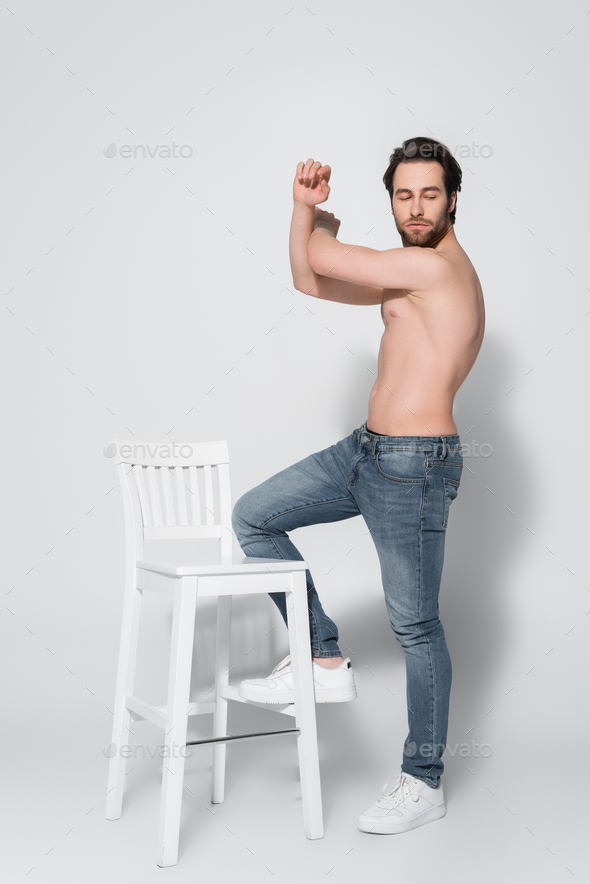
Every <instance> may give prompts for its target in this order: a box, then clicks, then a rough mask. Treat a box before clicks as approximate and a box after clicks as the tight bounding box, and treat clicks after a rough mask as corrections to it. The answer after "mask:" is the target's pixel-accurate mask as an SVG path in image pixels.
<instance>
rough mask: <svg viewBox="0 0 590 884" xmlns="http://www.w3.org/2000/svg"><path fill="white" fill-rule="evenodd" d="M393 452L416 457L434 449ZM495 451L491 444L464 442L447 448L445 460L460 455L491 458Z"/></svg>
mask: <svg viewBox="0 0 590 884" xmlns="http://www.w3.org/2000/svg"><path fill="white" fill-rule="evenodd" d="M392 450H393V451H397V450H399V453H400V454H403V455H404V456H405V457H415V456H416V455H417V454H423V453H424V452H426V451H432V448H430V447H428V446H427V445H425V446H423V447H420V446H419V445H415V446H413V447H410V448H400V449H395V448H394V449H392ZM493 452H494V449H493V447H492V445H490V443H489V442H476V441H475V440H473V441H472V442H462V443H461V444H460V445H448V444H447V446H446V455H445V459H446V458H448V457H451V458H452V457H453V456H456V455H458V454H460V455H461V457H490V455H491V454H493Z"/></svg>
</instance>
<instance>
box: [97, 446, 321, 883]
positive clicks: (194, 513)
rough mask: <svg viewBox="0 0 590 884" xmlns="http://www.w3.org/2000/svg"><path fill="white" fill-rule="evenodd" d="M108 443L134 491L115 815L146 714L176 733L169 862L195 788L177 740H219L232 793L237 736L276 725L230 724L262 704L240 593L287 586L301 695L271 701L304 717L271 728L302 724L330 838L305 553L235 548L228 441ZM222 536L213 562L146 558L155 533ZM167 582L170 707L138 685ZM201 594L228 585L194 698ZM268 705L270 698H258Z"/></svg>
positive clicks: (168, 765) (313, 803)
mask: <svg viewBox="0 0 590 884" xmlns="http://www.w3.org/2000/svg"><path fill="white" fill-rule="evenodd" d="M104 454H105V455H106V456H107V457H110V458H113V460H114V463H115V464H116V465H117V471H118V473H119V478H120V481H121V489H122V493H123V504H124V515H125V535H126V570H125V598H124V607H123V624H122V630H121V646H120V652H119V666H118V674H117V686H116V699H115V708H114V723H113V739H112V742H113V745H112V746H111V750H112V755H111V759H110V762H109V778H108V793H107V806H106V816H107V819H110V820H115V819H119V817H120V816H121V812H122V805H123V788H124V782H125V770H126V757H123V756H124V754H125V753H122V752H121V751H120V750H121V747H122V746H124V745H125V744H127V743H128V739H129V736H128V735H129V731H128V729H129V727H130V724H131V722H132V721H134V720H141V719H145V720H147V721H151V722H153V723H154V724H155V725H157V726H158V727H160V728H162V729H163V731H164V733H165V737H164V739H165V745H166V747H167V749H168V751H167V752H166V751H165V752H164V764H163V779H162V794H161V804H160V828H159V836H158V852H157V863H158V865H159V866H161V867H165V866H172V865H175V864H176V862H177V861H178V842H179V830H180V813H181V803H182V795H183V779H184V765H185V758H184V754H185V753H184V752H182V751H176V752H175V753H173V751H172V744H173V743H174V744H175V746H176V747H177V750H178V747H184V746H192V745H199V744H202V743H213V777H212V779H213V784H212V786H213V788H212V803H213V804H220V803H221V802H222V801H223V798H224V786H225V755H226V744H227V742H228V741H233V740H238V739H252V738H253V737H259V736H269V732H268V731H264V732H261V733H257V734H242V735H235V736H234V735H228V734H227V706H228V700H235V701H237V702H240V703H250V701H247V700H243V699H242V698H241V697H240V696H239V695H238V689H237V687H236V686H233V685H230V684H229V680H228V674H229V642H230V629H231V600H232V595H237V594H240V595H241V594H246V593H269V592H287V593H288V594H289V597H288V600H287V601H288V604H287V608H288V626H289V647H290V652H291V657H292V661H293V684H294V702H293V704H290V705H288V706H268V705H265V706H264V708H265V709H267V710H268V709H271V710H274V711H277V712H280V713H283V714H286V715H288V716H293V717H294V718H295V722H294V725H295V726H294V727H289V728H284V729H282V730H278V731H272V732H271V733H273V734H274V733H277V734H289V733H290V734H297V748H298V754H299V771H300V777H301V793H302V799H303V802H302V803H303V825H304V830H305V834H306V836H307V837H308V838H310V839H316V838H322V837H323V834H324V829H323V821H322V800H321V790H320V771H319V760H318V748H317V736H316V720H315V697H314V685H313V675H312V658H311V647H310V639H309V619H308V611H307V586H306V579H305V569H306V567H307V565H306V563H305V562H297V561H293V562H289V561H284V560H281V559H263V558H251V557H248V556H244V555H234V554H232V533H233V532H232V531H231V495H230V480H229V457H228V447H227V442H225V441H221V442H191V443H184V444H181V443H173V442H164V443H140V442H135V441H127V440H122V439H115V440H114V441H113V442H111V443H110V444H109V445H108V446H107V447H106V448H105V449H104ZM206 538H216V539H217V540H218V541H219V545H218V551H219V552H218V555H217V556H216V558H215V559H214V560H208V561H207V563H206V564H202V563H201V564H188V565H187V564H164V563H158V562H156V561H154V562H149V561H146V560H145V559H144V541H146V540H170V539H194V540H195V541H196V540H202V539H206ZM145 591H153V592H159V593H165V594H167V595H170V596H172V599H173V617H172V644H171V651H170V667H169V676H168V696H167V703H166V706H153V705H149V704H147V703H145V702H143V701H142V700H141V699H140V698H139V697H137V696H135V694H134V690H133V689H134V675H135V661H136V652H137V645H138V637H139V619H140V607H141V599H142V593H143V592H145ZM197 596H217V597H218V599H217V638H216V660H215V695H214V699H213V700H212V701H211V700H209V701H203V700H194V701H192V702H191V701H190V698H189V691H190V681H191V667H192V654H193V640H194V632H195V612H196V601H197ZM250 705H254V706H258V705H261V704H257V703H250ZM211 712H213V713H214V717H213V730H214V733H213V736H212V737H211V738H210V739H207V740H193V741H188V742H187V726H188V716H189V715H200V714H203V713H211Z"/></svg>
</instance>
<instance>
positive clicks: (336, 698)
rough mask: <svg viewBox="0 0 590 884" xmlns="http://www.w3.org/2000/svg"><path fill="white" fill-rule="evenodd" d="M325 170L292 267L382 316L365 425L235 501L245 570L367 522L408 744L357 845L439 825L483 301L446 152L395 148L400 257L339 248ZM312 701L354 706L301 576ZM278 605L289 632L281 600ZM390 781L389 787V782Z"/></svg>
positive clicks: (271, 684) (279, 693)
mask: <svg viewBox="0 0 590 884" xmlns="http://www.w3.org/2000/svg"><path fill="white" fill-rule="evenodd" d="M330 174H331V169H330V166H322V165H321V164H320V163H319V162H318V161H317V160H316V161H314V160H313V159H312V158H310V159H308V160H307V162H306V163H299V164H298V166H297V173H296V176H295V181H294V184H293V198H294V207H293V219H292V223H291V233H290V242H289V253H290V260H291V269H292V273H293V282H294V285H295V287H296V288H297V289H298V290H299V291H301V292H304V293H305V294H308V295H310V296H311V297H315V298H323V299H325V300H329V301H340V302H341V303H344V304H358V305H377V304H380V305H381V317H382V319H383V323H384V325H385V330H384V332H383V338H382V340H381V346H380V349H379V357H378V377H377V380H376V381H375V385H374V387H373V389H372V391H371V394H370V397H369V407H368V419H367V421H366V422H365V423H364V424H363V425H362V426H361V427H359V428H358V429H356V430H354V431H353V432H352V433H351V434H350V436H348V437H347V438H345V439H342V440H341V441H340V442H338V443H336V444H335V445H332V446H330V447H329V448H326V449H324V450H323V451H318V452H316V453H315V454H311V455H310V456H309V457H307V458H304V459H303V460H301V461H299V462H298V463H296V464H294V465H293V466H291V467H288V468H287V469H285V470H282V471H281V472H279V473H277V475H275V476H273V477H271V478H270V479H267V480H266V481H265V482H263V483H262V484H261V485H259V486H258V487H257V488H254V489H253V490H252V491H249V492H248V493H246V494H245V495H243V497H241V498H240V500H239V501H238V502H237V504H236V506H235V508H234V513H233V526H234V529H235V532H236V535H237V537H238V540H239V542H240V545H241V547H242V549H243V551H244V552H245V553H246V554H247V555H250V556H263V557H271V558H273V557H274V558H283V559H298V560H301V559H302V558H303V557H302V556H301V554H300V553H299V551H298V550H297V549H296V547H295V546H294V545H293V544H292V542H291V541H290V539H289V537H288V535H287V532H288V531H292V530H294V529H295V528H299V527H301V526H303V525H313V524H317V523H320V522H333V521H337V520H339V519H350V518H352V517H353V516H358V515H362V516H363V518H364V519H365V521H366V524H367V527H368V528H369V529H370V532H371V536H372V538H373V541H374V543H375V546H376V548H377V553H378V556H379V561H380V566H381V575H382V580H383V589H384V592H385V602H386V606H387V610H388V613H389V618H390V622H391V627H392V629H393V632H394V634H395V637H396V639H397V640H398V641H399V643H400V644H401V646H402V648H403V650H404V655H405V662H406V692H407V695H406V696H407V708H408V722H409V728H410V730H409V733H408V736H407V738H406V741H405V744H404V750H403V761H402V766H401V773H400V774H399V775H398V776H397V779H396V781H395V783H394V784H393V786H390V783H391V780H392V779H393V777H392V778H391V779H390V780H388V782H387V783H386V785H385V787H384V790H383V797H382V798H380V799H378V800H377V801H376V802H375V804H373V805H372V806H371V807H369V808H368V809H367V810H366V811H365V812H364V813H362V814H361V816H360V817H359V819H358V823H357V825H358V828H359V829H360V830H361V831H363V832H376V833H382V834H388V833H396V832H403V831H406V830H408V829H412V828H416V827H417V826H420V825H423V824H424V823H428V822H431V821H432V820H435V819H439V818H440V817H442V816H444V815H445V813H446V805H445V800H444V794H443V789H442V782H441V775H442V773H443V770H444V764H443V761H442V758H441V756H442V754H443V752H444V749H445V746H446V739H447V722H448V712H449V697H450V689H451V660H450V657H449V652H448V650H447V645H446V641H445V635H444V631H443V627H442V624H441V622H440V620H439V609H438V594H439V587H440V579H441V573H442V566H443V557H444V544H445V534H446V528H447V524H448V517H449V507H450V505H451V503H452V501H453V500H454V499H455V497H456V496H457V492H458V489H459V483H460V480H461V473H462V469H463V458H462V454H461V441H460V438H459V435H458V430H457V426H456V424H455V421H454V420H453V400H454V397H455V394H456V392H457V390H458V389H459V387H460V386H461V384H462V383H463V381H464V380H465V378H466V377H467V375H468V373H469V371H470V369H471V367H472V365H473V363H474V361H475V359H476V357H477V354H478V352H479V349H480V346H481V342H482V338H483V333H484V322H485V316H484V302H483V294H482V289H481V285H480V283H479V279H478V277H477V274H476V272H475V270H474V268H473V266H472V264H471V262H470V260H469V258H468V257H467V255H466V253H465V252H464V251H463V249H462V248H461V246H460V245H459V243H458V241H457V238H456V236H455V231H454V223H455V212H456V202H457V193H458V191H459V190H460V189H461V177H462V175H461V169H460V167H459V165H458V163H457V162H456V160H455V159H454V158H453V156H452V155H451V153H450V151H449V150H448V148H447V147H445V145H443V144H441V143H440V142H437V141H434V140H433V139H430V138H422V137H420V138H414V139H411V140H409V141H406V142H404V144H403V145H402V147H401V148H397V149H396V150H395V151H394V153H393V154H392V155H391V157H390V164H389V167H388V169H387V171H386V172H385V175H384V176H383V182H384V184H385V186H386V188H387V190H388V192H389V196H390V199H391V206H392V213H393V216H394V220H395V224H396V227H397V230H398V232H399V234H400V236H401V238H402V248H395V249H387V250H385V251H376V250H374V249H369V248H365V247H363V246H353V245H347V244H344V243H341V242H339V241H338V240H337V239H336V234H337V233H338V229H339V227H340V221H339V220H338V219H337V218H335V217H334V215H333V214H331V213H328V212H324V211H322V210H321V209H318V208H317V206H318V205H319V204H321V203H323V202H325V201H326V200H327V199H328V196H329V193H330V186H329V183H328V182H329V180H330ZM307 583H308V603H309V614H310V630H311V646H312V654H313V666H312V669H313V672H314V680H315V695H316V702H318V703H322V702H342V701H346V700H351V699H354V698H355V697H356V688H355V682H354V675H353V673H352V669H351V664H350V659H349V658H347V659H346V660H344V659H343V657H342V655H341V653H340V649H339V647H338V630H337V627H336V625H335V623H334V622H333V621H332V620H331V619H330V618H329V617H328V616H327V615H326V613H325V612H324V610H323V608H322V605H321V603H320V600H319V598H318V595H317V592H316V590H315V587H314V584H313V580H312V577H311V574H310V572H309V571H307ZM272 598H273V600H274V602H275V603H276V605H277V606H278V608H279V610H280V611H281V614H282V615H283V618H284V619H285V622H286V606H285V594H284V593H276V594H273V595H272ZM239 692H240V694H241V695H242V696H243V697H246V698H248V699H252V700H256V701H257V702H261V703H287V702H290V700H292V696H293V693H292V673H291V667H290V658H289V657H287V658H286V659H285V660H283V661H282V662H281V663H279V665H278V666H277V667H276V668H275V669H274V670H273V672H272V673H271V675H270V676H269V677H268V678H260V679H247V680H245V681H243V682H242V683H241V684H240V687H239ZM394 776H395V775H394Z"/></svg>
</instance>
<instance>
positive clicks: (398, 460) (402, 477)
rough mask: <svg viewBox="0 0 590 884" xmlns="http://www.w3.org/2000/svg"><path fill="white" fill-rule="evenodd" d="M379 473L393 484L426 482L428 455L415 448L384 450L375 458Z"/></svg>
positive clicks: (378, 452)
mask: <svg viewBox="0 0 590 884" xmlns="http://www.w3.org/2000/svg"><path fill="white" fill-rule="evenodd" d="M375 466H376V467H377V471H378V472H379V473H380V474H381V475H382V476H383V478H385V479H389V480H390V481H391V482H409V483H411V484H416V482H424V478H425V474H426V455H425V454H424V452H422V451H418V450H416V449H415V448H384V449H382V450H381V451H379V450H378V451H377V453H376V457H375Z"/></svg>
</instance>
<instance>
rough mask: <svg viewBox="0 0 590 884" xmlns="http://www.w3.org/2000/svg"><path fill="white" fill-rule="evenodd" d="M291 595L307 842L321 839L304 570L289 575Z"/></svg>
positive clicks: (289, 615)
mask: <svg viewBox="0 0 590 884" xmlns="http://www.w3.org/2000/svg"><path fill="white" fill-rule="evenodd" d="M291 581H292V587H293V592H292V593H290V594H287V599H286V600H287V619H288V625H289V648H290V651H291V660H292V664H293V690H294V694H295V696H294V700H295V721H296V724H297V727H298V728H300V730H301V733H300V734H299V736H298V737H297V750H298V753H299V772H300V776H301V797H302V803H303V826H304V829H305V835H306V837H307V838H310V839H311V840H315V839H317V838H323V837H324V823H323V814H322V792H321V784H320V764H319V757H318V741H317V730H316V716H315V693H314V686H313V672H312V665H311V644H310V640H309V616H308V613H307V582H306V579H305V572H304V571H294V572H293V573H292V575H291Z"/></svg>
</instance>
